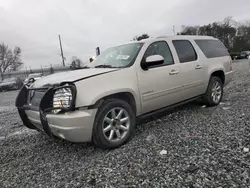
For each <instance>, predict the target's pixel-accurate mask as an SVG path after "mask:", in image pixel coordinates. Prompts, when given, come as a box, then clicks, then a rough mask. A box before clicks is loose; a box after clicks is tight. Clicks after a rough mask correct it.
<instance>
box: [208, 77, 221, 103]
mask: <svg viewBox="0 0 250 188" xmlns="http://www.w3.org/2000/svg"><path fill="white" fill-rule="evenodd" d="M221 96H222V89H221V85H220V83H219V82H217V81H215V82H214V83H213V86H212V93H211V97H212V100H213V102H214V103H219V102H220V100H221Z"/></svg>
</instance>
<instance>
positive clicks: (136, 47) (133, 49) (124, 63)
mask: <svg viewBox="0 0 250 188" xmlns="http://www.w3.org/2000/svg"><path fill="white" fill-rule="evenodd" d="M142 45H143V43H132V44H125V45H120V46H116V47H111V48H109V49H107V50H105V51H104V52H102V53H101V54H100V55H99V56H98V57H97V58H96V59H95V60H94V61H93V62H92V63H89V64H87V67H89V68H123V67H128V66H131V65H132V64H133V63H134V61H135V59H136V57H137V55H138V53H139V51H140V49H141V47H142Z"/></svg>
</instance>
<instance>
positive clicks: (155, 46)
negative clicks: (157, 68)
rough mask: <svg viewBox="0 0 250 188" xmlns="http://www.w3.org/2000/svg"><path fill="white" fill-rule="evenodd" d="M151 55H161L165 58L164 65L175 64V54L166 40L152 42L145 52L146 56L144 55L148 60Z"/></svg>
mask: <svg viewBox="0 0 250 188" xmlns="http://www.w3.org/2000/svg"><path fill="white" fill-rule="evenodd" d="M151 55H161V56H162V57H163V58H164V64H163V65H171V64H174V60H173V56H172V53H171V51H170V49H169V46H168V44H167V43H166V42H164V41H159V42H154V43H152V44H150V45H149V47H148V49H147V50H146V52H145V54H144V57H143V59H144V61H145V60H146V58H147V57H148V56H151ZM161 66H162V65H161Z"/></svg>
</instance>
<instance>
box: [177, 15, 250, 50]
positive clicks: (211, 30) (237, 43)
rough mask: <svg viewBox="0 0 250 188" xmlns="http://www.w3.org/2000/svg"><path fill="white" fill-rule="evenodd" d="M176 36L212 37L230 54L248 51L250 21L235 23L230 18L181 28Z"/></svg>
mask: <svg viewBox="0 0 250 188" xmlns="http://www.w3.org/2000/svg"><path fill="white" fill-rule="evenodd" d="M177 34H178V35H206V36H213V37H215V38H218V39H219V40H221V41H222V42H223V43H224V45H225V46H226V48H227V49H228V50H229V51H230V52H240V51H244V50H250V21H244V22H237V21H235V20H234V19H232V17H226V18H225V19H224V20H223V21H222V22H213V23H210V24H207V25H203V26H182V30H181V32H179V33H177Z"/></svg>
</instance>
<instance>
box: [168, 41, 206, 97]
mask: <svg viewBox="0 0 250 188" xmlns="http://www.w3.org/2000/svg"><path fill="white" fill-rule="evenodd" d="M172 43H173V45H174V48H175V50H176V53H177V56H178V59H179V62H180V67H179V70H180V73H179V77H180V80H182V88H183V92H182V95H183V100H186V99H190V98H193V97H196V96H198V95H201V94H203V93H205V91H206V86H205V79H206V76H205V74H206V70H205V69H204V62H203V61H202V60H201V59H200V58H199V56H198V54H197V51H196V49H195V48H194V45H193V44H192V43H193V41H191V40H173V41H172Z"/></svg>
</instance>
